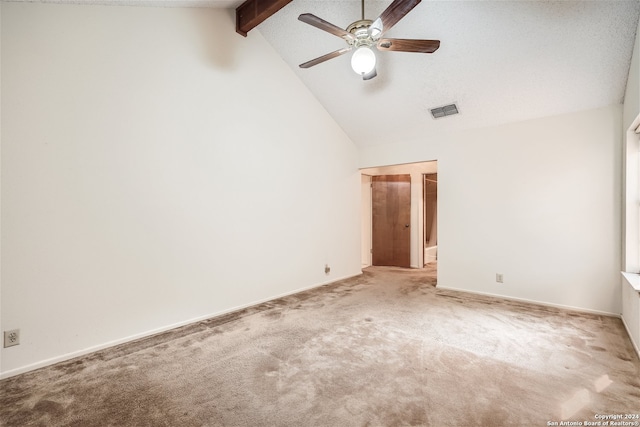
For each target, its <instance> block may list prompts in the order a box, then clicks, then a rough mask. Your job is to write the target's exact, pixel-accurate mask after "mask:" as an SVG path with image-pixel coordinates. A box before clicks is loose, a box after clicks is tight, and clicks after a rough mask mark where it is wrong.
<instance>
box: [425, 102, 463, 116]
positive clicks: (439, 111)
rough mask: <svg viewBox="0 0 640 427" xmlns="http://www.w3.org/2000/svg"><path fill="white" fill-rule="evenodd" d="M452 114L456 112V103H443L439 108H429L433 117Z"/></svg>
mask: <svg viewBox="0 0 640 427" xmlns="http://www.w3.org/2000/svg"><path fill="white" fill-rule="evenodd" d="M454 114H458V107H457V106H456V104H450V105H445V106H444V107H440V108H433V109H432V110H431V115H432V116H433V118H434V119H439V118H440V117H445V116H452V115H454Z"/></svg>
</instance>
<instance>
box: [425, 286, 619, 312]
mask: <svg viewBox="0 0 640 427" xmlns="http://www.w3.org/2000/svg"><path fill="white" fill-rule="evenodd" d="M436 289H442V290H448V291H456V292H465V293H468V294H474V295H483V296H487V297H493V298H500V299H504V300H509V301H517V302H524V303H528V304H535V305H542V306H545V307H553V308H561V309H563V310H571V311H578V312H581V313H590V314H598V315H601V316H608V317H618V318H622V316H621V315H620V313H610V312H608V311H600V310H593V309H590V308H583V307H574V306H571V305H563V304H555V303H551V302H545V301H536V300H530V299H526V298H518V297H512V296H508V295H500V294H492V293H489V292H480V291H470V290H468V289H459V288H452V287H449V286H441V285H436Z"/></svg>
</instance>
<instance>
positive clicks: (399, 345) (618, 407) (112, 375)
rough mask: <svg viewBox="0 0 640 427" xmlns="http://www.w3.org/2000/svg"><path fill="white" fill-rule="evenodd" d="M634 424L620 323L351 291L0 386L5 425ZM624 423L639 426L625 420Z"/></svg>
mask: <svg viewBox="0 0 640 427" xmlns="http://www.w3.org/2000/svg"><path fill="white" fill-rule="evenodd" d="M617 414H640V361H639V360H638V357H637V355H636V353H635V352H634V350H633V348H632V345H631V342H630V340H629V338H628V336H627V334H626V332H625V330H624V327H623V325H622V323H621V321H620V319H617V318H614V317H606V316H598V315H592V314H584V313H579V312H572V311H565V310H560V309H555V308H548V307H543V306H538V305H531V304H524V303H518V302H513V301H507V300H501V299H495V298H490V297H482V296H474V295H471V294H463V293H458V292H453V291H442V290H437V289H436V288H435V266H431V267H428V268H426V269H425V270H405V269H399V268H390V267H372V268H368V269H366V270H365V271H364V274H363V275H362V276H359V277H355V278H352V279H348V280H344V281H341V282H338V283H335V284H331V285H327V286H323V287H320V288H317V289H314V290H311V291H307V292H303V293H300V294H296V295H292V296H289V297H285V298H281V299H279V300H276V301H272V302H269V303H265V304H261V305H258V306H255V307H252V308H249V309H246V310H242V311H240V312H237V313H233V314H230V315H226V316H222V317H218V318H214V319H211V320H207V321H203V322H199V323H196V324H193V325H189V326H186V327H183V328H179V329H175V330H172V331H169V332H167V333H163V334H159V335H156V336H154V337H151V338H147V339H143V340H139V341H136V342H133V343H128V344H125V345H121V346H118V347H114V348H110V349H107V350H103V351H100V352H97V353H94V354H91V355H89V356H86V357H82V358H78V359H74V360H71V361H68V362H64V363H60V364H57V365H54V366H50V367H47V368H43V369H39V370H37V371H33V372H29V373H26V374H22V375H19V376H16V377H12V378H9V379H6V380H3V381H1V382H0V425H3V426H32V425H33V426H396V425H398V426H399V425H421V426H548V425H552V423H554V422H556V423H558V424H556V425H561V424H560V422H561V421H563V420H564V421H571V422H582V423H584V421H592V422H597V421H598V420H600V421H603V419H602V418H597V417H598V416H603V415H617ZM629 421H638V420H637V419H630V420H629Z"/></svg>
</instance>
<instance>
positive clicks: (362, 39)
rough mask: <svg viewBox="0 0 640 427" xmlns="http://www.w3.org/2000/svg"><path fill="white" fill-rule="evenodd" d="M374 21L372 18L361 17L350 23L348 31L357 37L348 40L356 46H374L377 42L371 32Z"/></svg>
mask: <svg viewBox="0 0 640 427" xmlns="http://www.w3.org/2000/svg"><path fill="white" fill-rule="evenodd" d="M372 23H373V21H372V20H370V19H361V20H359V21H356V22H354V23H352V24H351V25H349V26H348V27H347V32H349V33H351V34H353V35H354V36H355V39H353V40H348V41H347V42H348V43H349V44H350V45H351V46H353V47H355V48H358V47H361V46H373V45H374V44H375V42H374V40H373V39H372V38H371V33H370V32H369V27H371V24H372Z"/></svg>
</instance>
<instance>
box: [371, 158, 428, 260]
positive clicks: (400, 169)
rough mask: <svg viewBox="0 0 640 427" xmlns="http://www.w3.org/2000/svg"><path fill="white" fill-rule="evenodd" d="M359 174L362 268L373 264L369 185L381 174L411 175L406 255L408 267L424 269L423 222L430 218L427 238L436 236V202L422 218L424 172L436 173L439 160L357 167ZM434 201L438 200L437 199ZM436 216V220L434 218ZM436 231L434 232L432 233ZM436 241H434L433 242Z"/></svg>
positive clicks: (424, 241) (425, 239) (426, 173)
mask: <svg viewBox="0 0 640 427" xmlns="http://www.w3.org/2000/svg"><path fill="white" fill-rule="evenodd" d="M360 172H361V177H362V187H361V189H362V191H361V197H362V204H361V206H362V211H361V212H362V217H361V221H362V223H361V226H362V267H363V268H365V267H368V266H371V265H373V257H372V248H373V235H372V231H373V224H372V217H373V205H372V196H373V195H372V186H373V179H374V177H376V176H382V175H410V177H411V189H410V193H411V204H410V206H411V207H410V221H409V227H408V228H409V234H410V236H409V242H410V243H409V257H410V264H409V266H410V267H411V268H424V267H425V264H426V263H427V259H426V256H425V247H427V245H426V243H427V241H428V240H427V236H426V234H425V228H426V227H425V225H426V223H427V222H428V221H429V223H430V224H431V229H430V234H429V236H430V239H429V241H432V239H433V238H437V235H438V233H437V229H438V224H437V219H435V218H434V215H437V201H436V204H435V205H436V206H435V209H434V211H432V212H431V214H430V218H429V219H427V218H425V215H426V212H427V209H426V205H425V188H424V186H425V175H429V174H437V172H438V162H437V161H435V160H433V161H425V162H420V163H409V164H402V165H394V166H381V167H373V168H364V169H361V170H360ZM436 200H437V199H436ZM434 219H435V221H433V220H434ZM434 232H435V233H434ZM436 244H437V243H436ZM435 264H436V263H435V262H432V263H430V264H429V265H430V268H432V269H433V268H435Z"/></svg>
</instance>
